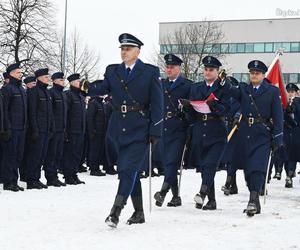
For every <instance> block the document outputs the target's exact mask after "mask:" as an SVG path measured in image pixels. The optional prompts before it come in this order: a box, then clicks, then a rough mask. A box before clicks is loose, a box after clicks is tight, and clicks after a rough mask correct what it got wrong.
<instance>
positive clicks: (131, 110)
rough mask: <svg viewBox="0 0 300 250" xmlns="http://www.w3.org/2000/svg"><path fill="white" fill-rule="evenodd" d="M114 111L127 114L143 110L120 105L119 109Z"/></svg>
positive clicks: (142, 110)
mask: <svg viewBox="0 0 300 250" xmlns="http://www.w3.org/2000/svg"><path fill="white" fill-rule="evenodd" d="M114 110H115V111H119V112H121V113H123V114H126V113H128V112H144V109H142V108H141V107H140V106H130V105H121V106H120V107H116V108H115V109H114Z"/></svg>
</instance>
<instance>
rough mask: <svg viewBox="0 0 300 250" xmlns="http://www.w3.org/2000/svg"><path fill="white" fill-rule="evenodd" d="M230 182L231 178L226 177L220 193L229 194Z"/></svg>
mask: <svg viewBox="0 0 300 250" xmlns="http://www.w3.org/2000/svg"><path fill="white" fill-rule="evenodd" d="M231 182H232V176H229V175H228V176H227V178H226V182H225V185H224V186H223V187H222V191H223V192H224V194H225V195H229V194H230V187H231Z"/></svg>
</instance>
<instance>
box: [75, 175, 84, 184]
mask: <svg viewBox="0 0 300 250" xmlns="http://www.w3.org/2000/svg"><path fill="white" fill-rule="evenodd" d="M73 179H74V180H75V181H76V183H77V184H85V182H84V181H81V180H80V179H79V178H78V176H77V175H74V176H73Z"/></svg>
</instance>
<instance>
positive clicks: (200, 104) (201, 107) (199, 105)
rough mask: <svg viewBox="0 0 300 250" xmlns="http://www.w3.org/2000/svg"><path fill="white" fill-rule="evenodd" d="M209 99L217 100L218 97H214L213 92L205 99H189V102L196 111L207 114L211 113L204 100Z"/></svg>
mask: <svg viewBox="0 0 300 250" xmlns="http://www.w3.org/2000/svg"><path fill="white" fill-rule="evenodd" d="M210 100H218V99H217V98H216V96H215V95H214V93H211V94H210V95H209V97H208V98H207V99H206V100H205V101H189V102H190V104H191V105H192V107H193V108H194V110H196V111H197V112H198V113H202V114H209V113H211V110H210V108H209V106H208V105H207V103H206V102H207V101H210Z"/></svg>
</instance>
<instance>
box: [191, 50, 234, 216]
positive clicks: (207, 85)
mask: <svg viewBox="0 0 300 250" xmlns="http://www.w3.org/2000/svg"><path fill="white" fill-rule="evenodd" d="M202 63H203V65H204V73H203V76H204V81H202V82H199V83H196V84H194V85H192V87H191V92H190V97H189V99H190V100H197V101H199V100H200V101H205V100H207V101H206V104H207V105H208V107H209V113H205V114H204V113H200V112H196V111H195V110H194V109H192V108H191V109H190V117H191V118H190V119H191V123H192V125H193V126H192V134H193V137H192V144H191V147H192V148H193V149H192V151H194V152H196V155H195V156H196V162H197V163H198V166H199V167H198V168H197V171H201V176H202V184H201V188H200V191H199V193H198V194H196V196H195V198H194V200H195V202H196V208H197V209H202V208H203V210H215V209H216V208H217V203H216V199H215V185H214V178H215V174H216V170H217V167H218V166H219V164H220V161H221V158H222V154H223V152H224V149H225V146H226V139H227V138H226V136H227V130H226V126H225V123H224V121H223V119H222V118H223V116H224V115H225V114H226V113H227V112H228V109H229V95H228V94H227V93H226V92H224V90H223V80H221V79H220V78H219V68H220V67H221V66H222V64H221V62H220V61H219V60H218V59H217V58H215V57H213V56H206V57H204V58H203V60H202ZM211 96H213V98H209V99H208V97H211ZM206 196H207V197H208V202H207V204H206V205H205V206H203V205H204V201H205V198H206Z"/></svg>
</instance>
